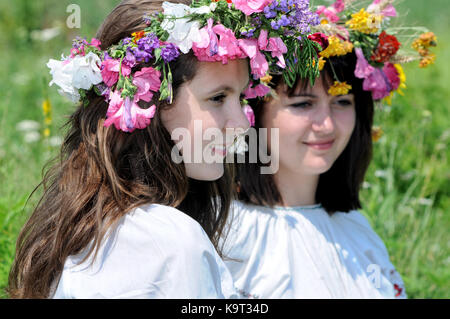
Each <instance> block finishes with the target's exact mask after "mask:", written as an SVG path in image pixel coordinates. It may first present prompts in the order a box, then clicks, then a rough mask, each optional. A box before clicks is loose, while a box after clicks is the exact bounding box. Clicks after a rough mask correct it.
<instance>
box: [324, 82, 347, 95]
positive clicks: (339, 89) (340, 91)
mask: <svg viewBox="0 0 450 319" xmlns="http://www.w3.org/2000/svg"><path fill="white" fill-rule="evenodd" d="M351 88H352V86H351V85H349V84H347V82H339V81H334V84H333V85H332V86H331V87H330V88H329V89H328V94H330V95H333V96H338V95H345V94H347V93H348V91H349V90H351Z"/></svg>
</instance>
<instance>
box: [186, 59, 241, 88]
mask: <svg viewBox="0 0 450 319" xmlns="http://www.w3.org/2000/svg"><path fill="white" fill-rule="evenodd" d="M248 80H249V68H248V61H247V59H236V60H229V61H228V63H227V64H222V62H198V69H197V72H196V74H195V77H194V78H193V79H192V81H191V83H192V85H195V86H199V87H200V88H204V89H206V90H207V89H208V88H211V87H213V86H216V87H217V86H221V85H226V86H229V87H231V88H234V89H236V90H241V89H242V88H243V87H244V86H246V85H247V83H248Z"/></svg>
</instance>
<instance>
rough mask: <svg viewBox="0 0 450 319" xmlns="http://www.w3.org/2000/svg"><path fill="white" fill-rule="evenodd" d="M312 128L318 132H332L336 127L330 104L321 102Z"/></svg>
mask: <svg viewBox="0 0 450 319" xmlns="http://www.w3.org/2000/svg"><path fill="white" fill-rule="evenodd" d="M312 129H313V130H314V131H316V132H318V133H322V134H330V133H333V131H334V129H335V123H334V119H333V113H332V112H331V108H330V105H328V104H327V103H324V104H321V105H320V106H319V107H318V108H317V109H316V112H315V114H314V117H313V121H312Z"/></svg>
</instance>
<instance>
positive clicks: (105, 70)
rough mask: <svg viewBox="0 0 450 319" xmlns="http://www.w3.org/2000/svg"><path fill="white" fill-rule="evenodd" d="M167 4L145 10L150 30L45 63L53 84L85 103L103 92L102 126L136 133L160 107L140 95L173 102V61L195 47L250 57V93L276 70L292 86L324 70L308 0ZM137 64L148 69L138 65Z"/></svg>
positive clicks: (81, 44)
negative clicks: (92, 94) (105, 104)
mask: <svg viewBox="0 0 450 319" xmlns="http://www.w3.org/2000/svg"><path fill="white" fill-rule="evenodd" d="M162 8H163V11H164V12H163V13H157V14H153V15H151V16H149V15H146V16H144V18H143V19H144V21H145V23H146V25H147V27H146V28H145V29H144V30H141V31H139V32H135V33H133V34H132V35H131V37H127V38H125V39H122V40H121V41H120V42H119V43H118V44H117V45H113V46H111V47H109V48H108V49H106V50H101V48H100V45H101V43H100V41H99V40H97V39H92V40H91V42H88V41H86V40H85V39H81V38H77V39H75V40H74V42H73V47H72V49H71V51H70V53H71V54H70V56H68V57H64V56H63V57H62V60H61V61H57V60H53V59H50V60H49V62H48V63H47V66H48V67H49V68H50V74H51V75H52V80H51V82H50V85H52V84H56V85H57V86H59V92H60V93H61V94H63V95H65V96H67V97H69V98H70V99H71V100H72V101H74V102H77V101H80V100H81V101H83V102H84V103H85V105H87V98H86V94H87V92H88V91H91V90H93V91H94V92H95V93H97V94H98V95H100V96H104V97H105V99H106V101H107V102H108V104H109V106H108V110H107V113H106V117H107V119H106V120H105V122H104V125H105V126H110V125H112V124H114V126H115V127H116V128H117V129H120V130H122V131H125V132H132V131H133V130H135V129H143V128H145V127H146V126H148V125H149V124H150V121H151V119H152V118H153V117H154V114H155V111H156V106H155V105H152V106H150V107H149V108H146V109H143V108H141V107H140V106H139V105H138V102H139V101H145V102H150V101H151V100H152V98H153V95H154V93H156V92H158V93H159V100H166V101H167V102H168V103H172V100H173V92H172V73H171V69H170V65H169V62H171V61H174V60H176V59H177V58H178V57H179V56H180V54H186V53H188V52H189V51H190V50H192V51H193V53H194V55H195V56H196V57H197V59H198V60H199V61H216V62H217V61H218V62H222V63H223V64H226V63H227V61H228V60H233V59H243V58H249V60H250V68H251V74H252V78H253V79H252V81H250V85H249V87H248V88H247V89H246V91H245V98H254V97H258V96H265V95H266V94H267V93H269V91H270V88H269V87H268V86H267V85H266V84H267V83H268V76H269V74H270V73H278V74H283V77H284V78H285V80H286V82H287V83H291V84H292V83H294V80H295V78H297V77H298V76H303V77H308V78H310V79H311V80H313V79H314V78H316V77H317V76H318V75H319V66H318V64H317V63H315V61H316V60H318V55H317V52H319V51H320V50H322V49H324V48H323V47H321V46H320V44H319V43H318V42H317V41H314V40H311V39H310V38H309V37H308V35H309V34H310V33H311V27H313V26H316V25H318V24H319V22H320V20H319V16H318V15H317V14H316V13H313V12H311V11H310V8H309V0H252V1H241V0H226V1H225V0H218V1H209V0H199V1H195V0H194V1H193V2H192V3H191V5H190V6H187V5H184V4H174V3H170V2H164V3H163V5H162ZM285 55H286V56H288V57H293V58H291V59H289V58H286V59H285ZM299 61H305V63H298V62H299ZM149 63H152V64H151V66H148V64H149ZM144 64H145V66H144ZM139 65H141V66H144V67H142V68H140V69H139V70H138V71H135V70H137V69H138V68H137V67H138V66H139ZM310 65H313V67H309V66H310ZM244 111H245V113H246V115H247V117H248V119H249V121H250V123H251V124H252V125H253V123H252V122H253V115H252V114H253V111H252V110H251V108H250V107H249V106H248V105H246V108H245V109H244Z"/></svg>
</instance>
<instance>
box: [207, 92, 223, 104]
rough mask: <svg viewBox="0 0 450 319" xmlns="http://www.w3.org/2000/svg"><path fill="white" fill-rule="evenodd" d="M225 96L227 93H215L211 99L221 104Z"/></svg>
mask: <svg viewBox="0 0 450 319" xmlns="http://www.w3.org/2000/svg"><path fill="white" fill-rule="evenodd" d="M225 98H226V95H225V94H224V93H219V94H217V95H214V96H213V97H210V98H209V100H210V101H212V102H214V103H217V104H221V103H223V101H224V100H225Z"/></svg>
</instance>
